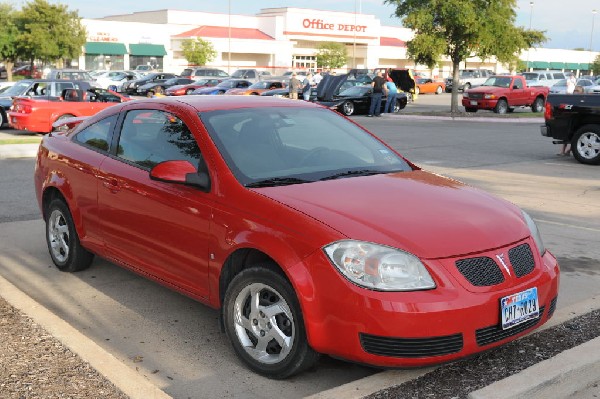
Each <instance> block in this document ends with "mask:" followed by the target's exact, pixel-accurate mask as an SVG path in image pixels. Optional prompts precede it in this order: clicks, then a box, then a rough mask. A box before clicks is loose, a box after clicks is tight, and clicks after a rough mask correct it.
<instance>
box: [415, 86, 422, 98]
mask: <svg viewBox="0 0 600 399" xmlns="http://www.w3.org/2000/svg"><path fill="white" fill-rule="evenodd" d="M419 93H421V89H419V86H415V94H416V95H417V96H418V95H419Z"/></svg>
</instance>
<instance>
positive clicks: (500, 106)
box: [494, 98, 508, 114]
mask: <svg viewBox="0 0 600 399" xmlns="http://www.w3.org/2000/svg"><path fill="white" fill-rule="evenodd" d="M494 112H495V113H497V114H505V113H507V112H508V103H507V102H506V100H505V99H503V98H501V99H500V100H498V102H497V103H496V107H495V108H494Z"/></svg>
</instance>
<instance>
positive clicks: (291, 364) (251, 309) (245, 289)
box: [223, 264, 318, 379]
mask: <svg viewBox="0 0 600 399" xmlns="http://www.w3.org/2000/svg"><path fill="white" fill-rule="evenodd" d="M274 268H275V266H274V265H272V264H263V265H260V266H255V267H252V268H249V269H246V270H243V271H242V272H241V273H239V274H238V275H237V276H235V278H234V279H233V280H232V281H231V284H230V285H229V287H228V288H227V292H226V294H225V299H224V302H223V320H224V324H225V332H226V333H227V336H228V337H229V339H230V341H231V343H232V345H233V349H234V350H235V352H236V353H237V355H238V356H239V357H240V358H241V359H242V360H243V361H244V363H246V365H247V366H248V367H249V368H250V369H252V370H254V371H255V372H257V373H259V374H262V375H265V376H267V377H270V378H276V379H282V378H287V377H289V376H291V375H294V374H297V373H300V372H301V371H303V370H306V369H307V368H309V367H310V366H312V365H313V364H314V363H315V362H316V361H317V360H318V354H317V353H316V352H315V351H314V350H313V349H312V348H311V347H310V346H309V345H308V341H307V339H306V331H305V329H304V320H303V318H302V312H301V310H300V304H299V303H298V299H297V297H296V294H295V292H294V289H293V288H292V286H291V284H290V283H289V281H288V280H287V279H286V278H285V277H284V276H283V275H281V274H280V273H278V272H276V271H275V270H274Z"/></svg>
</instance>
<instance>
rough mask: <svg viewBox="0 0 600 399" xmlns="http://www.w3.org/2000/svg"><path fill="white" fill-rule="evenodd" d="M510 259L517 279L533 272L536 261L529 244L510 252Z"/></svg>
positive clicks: (512, 249)
mask: <svg viewBox="0 0 600 399" xmlns="http://www.w3.org/2000/svg"><path fill="white" fill-rule="evenodd" d="M508 258H509V259H510V263H512V267H513V270H514V271H515V274H516V275H517V277H523V276H526V275H528V274H529V273H531V272H532V271H533V268H534V267H535V260H534V259H533V254H532V253H531V247H530V246H529V244H521V245H519V246H516V247H514V248H511V249H510V250H509V251H508Z"/></svg>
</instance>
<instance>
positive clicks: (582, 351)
mask: <svg viewBox="0 0 600 399" xmlns="http://www.w3.org/2000/svg"><path fill="white" fill-rule="evenodd" d="M409 109H410V108H409ZM386 117H387V118H398V119H403V118H422V119H431V118H436V119H446V118H449V119H452V117H451V116H435V115H433V116H432V115H423V114H418V113H417V114H412V115H406V113H405V114H400V115H393V116H386ZM484 118H485V119H484ZM488 118H489V121H491V122H503V121H511V120H512V121H513V122H514V121H515V120H517V121H519V122H521V123H523V122H526V123H537V124H541V123H542V121H543V119H541V118H538V117H534V118H527V119H526V120H525V119H523V118H502V119H500V118H497V117H495V116H494V115H493V114H491V113H490V115H489V116H484V117H480V118H478V121H484V120H487V119H488ZM23 137H26V138H28V139H34V140H35V139H41V136H40V135H35V134H30V133H26V132H16V131H13V132H9V133H7V132H0V141H1V140H13V139H15V138H23ZM37 148H38V144H37V143H25V144H0V159H7V158H23V157H35V154H36V152H37ZM599 291H600V289H599ZM0 293H2V294H1V295H2V297H3V298H4V299H6V300H7V301H8V302H9V303H10V304H11V305H12V306H14V307H15V308H17V309H19V310H21V311H22V312H24V313H25V314H26V315H27V316H29V317H31V318H32V319H33V320H34V321H35V322H36V323H38V324H40V325H41V326H42V327H44V328H45V329H46V330H47V331H48V332H49V333H50V334H52V335H53V336H55V337H56V338H58V339H59V340H60V341H61V342H62V343H63V344H64V345H65V346H67V347H68V348H70V349H71V350H72V351H73V352H75V353H77V354H78V355H79V356H80V357H81V358H82V359H83V360H85V361H87V362H89V363H90V364H91V365H92V366H93V367H94V368H95V369H96V370H98V372H100V373H101V374H103V375H104V376H105V377H106V378H107V379H109V380H110V381H111V382H112V383H114V384H115V385H116V386H117V387H118V388H120V389H121V390H122V391H123V392H124V393H126V394H127V395H128V396H130V397H131V398H140V399H141V398H144V399H146V398H157V399H161V398H169V397H170V396H169V395H167V394H166V393H164V392H163V391H162V390H161V389H160V388H159V387H157V386H155V385H153V384H152V383H151V382H150V381H149V380H148V379H147V378H145V377H144V376H142V375H140V374H139V373H137V372H136V371H135V370H133V369H132V368H131V367H130V366H128V365H126V364H124V363H123V362H121V361H119V360H118V359H116V358H115V357H114V356H112V355H111V354H110V353H108V352H107V351H106V350H104V349H102V348H101V347H99V346H98V345H97V344H95V343H94V342H93V341H91V340H90V339H89V338H87V337H86V336H85V335H84V334H82V333H80V332H79V331H77V330H76V329H75V328H73V327H72V326H70V325H69V324H68V323H66V322H64V321H63V320H61V319H60V318H58V317H57V316H55V315H54V314H53V313H52V312H50V311H49V310H47V309H46V308H44V307H43V306H41V305H40V304H39V303H37V302H35V301H34V300H33V299H32V298H30V297H29V296H27V295H26V294H24V293H23V292H21V291H20V290H19V289H18V288H16V287H15V286H14V285H12V284H11V283H9V282H8V281H7V280H5V279H4V278H2V277H0ZM596 309H600V296H593V297H592V298H590V299H587V300H585V301H582V302H579V303H576V304H573V305H571V306H569V307H565V308H559V309H557V311H556V313H555V316H554V317H553V318H552V319H551V320H550V321H549V322H548V323H547V325H545V326H544V327H543V328H549V327H551V326H554V325H558V324H560V323H564V322H565V321H567V320H569V319H571V318H574V317H577V316H579V315H582V314H585V313H588V312H590V311H592V310H596ZM432 369H433V368H424V369H416V370H409V371H407V370H403V371H384V372H380V373H376V374H374V375H371V376H368V377H365V378H362V379H358V380H355V381H352V382H350V383H348V384H345V385H342V386H339V387H336V388H333V389H329V390H325V391H322V392H320V393H317V394H314V395H312V396H309V398H311V399H322V398H344V399H352V398H356V399H358V398H362V397H364V396H366V395H369V394H372V393H375V392H378V391H381V390H384V389H386V388H388V387H390V386H394V385H398V384H401V383H402V382H405V381H409V380H412V379H415V378H418V377H419V376H421V375H424V374H426V373H428V372H429V371H431V370H432ZM599 385H600V338H596V339H594V340H592V341H588V342H587V343H585V344H583V345H580V346H578V347H575V348H572V349H570V350H567V351H564V352H562V353H560V354H559V355H558V356H555V357H554V358H551V359H548V360H546V361H543V362H541V363H538V364H536V365H534V366H532V367H530V368H528V369H525V370H523V371H522V372H519V373H517V374H515V375H513V376H511V377H508V378H506V379H503V380H500V381H497V382H495V383H492V384H490V385H489V386H487V387H485V388H483V389H480V390H478V391H476V392H472V393H471V394H470V395H469V398H470V399H500V398H502V399H508V398H515V399H516V398H524V397H527V398H530V399H535V398H593V397H600V388H598V386H599Z"/></svg>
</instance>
